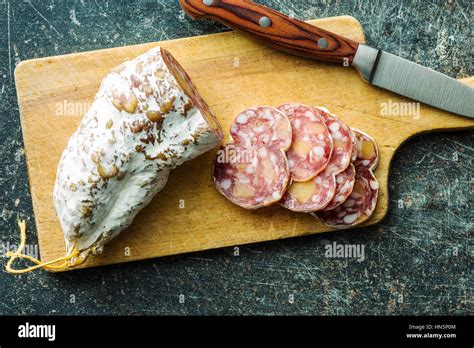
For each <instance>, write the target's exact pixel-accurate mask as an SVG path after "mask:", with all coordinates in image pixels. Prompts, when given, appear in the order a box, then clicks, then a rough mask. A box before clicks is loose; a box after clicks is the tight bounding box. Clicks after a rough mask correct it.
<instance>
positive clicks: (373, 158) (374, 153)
mask: <svg viewBox="0 0 474 348" xmlns="http://www.w3.org/2000/svg"><path fill="white" fill-rule="evenodd" d="M352 130H353V132H354V133H355V136H356V140H357V142H356V144H357V158H356V160H355V161H354V165H355V166H356V168H358V167H363V168H365V169H370V170H375V169H376V168H377V165H378V162H379V150H378V148H377V144H376V143H375V140H374V139H373V138H372V137H370V136H369V135H367V134H365V133H364V132H362V131H360V130H358V129H354V128H353V129H352Z"/></svg>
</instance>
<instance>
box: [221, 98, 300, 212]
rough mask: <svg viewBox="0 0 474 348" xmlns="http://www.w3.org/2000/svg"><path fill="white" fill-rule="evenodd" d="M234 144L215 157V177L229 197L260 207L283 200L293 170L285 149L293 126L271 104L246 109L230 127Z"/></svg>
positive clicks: (223, 148)
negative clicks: (289, 164) (290, 168)
mask: <svg viewBox="0 0 474 348" xmlns="http://www.w3.org/2000/svg"><path fill="white" fill-rule="evenodd" d="M230 132H231V137H232V139H233V142H232V143H229V144H227V145H225V146H223V147H222V148H221V149H220V151H218V154H217V156H216V159H215V161H214V169H213V180H214V184H215V186H216V188H217V190H218V191H219V192H220V193H221V194H222V195H223V196H224V197H226V198H227V199H228V200H230V201H231V202H233V203H234V204H236V205H238V206H240V207H242V208H245V209H257V208H261V207H264V206H268V205H272V204H274V203H276V202H278V201H280V200H281V198H282V196H283V194H284V192H285V191H286V189H287V187H288V183H289V180H290V171H289V167H288V161H287V158H286V155H285V151H286V150H287V149H288V148H289V146H290V144H291V125H290V121H289V120H288V118H287V117H286V115H285V114H283V113H282V112H280V111H279V110H277V109H275V108H272V107H266V106H265V107H258V108H252V109H248V110H245V111H243V112H242V113H240V114H239V115H238V116H237V117H236V118H235V120H234V122H233V124H232V126H231V131H230Z"/></svg>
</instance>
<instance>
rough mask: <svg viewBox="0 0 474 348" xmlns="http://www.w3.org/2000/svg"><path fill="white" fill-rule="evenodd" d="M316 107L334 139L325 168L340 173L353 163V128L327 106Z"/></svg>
mask: <svg viewBox="0 0 474 348" xmlns="http://www.w3.org/2000/svg"><path fill="white" fill-rule="evenodd" d="M316 109H318V110H319V111H320V115H321V118H322V119H323V121H324V123H325V124H326V126H327V127H328V129H329V132H330V133H331V137H332V141H333V150H332V154H331V157H330V159H329V163H328V165H327V167H326V169H325V170H329V171H330V172H331V173H333V174H339V173H341V172H343V171H344V170H345V169H346V168H347V167H349V165H350V164H351V160H352V152H353V148H354V146H353V141H352V138H351V129H350V128H349V127H348V126H347V125H346V124H345V123H344V122H342V121H341V120H340V119H338V118H337V117H336V116H334V115H332V114H331V113H330V112H329V111H328V110H327V109H326V108H323V107H316Z"/></svg>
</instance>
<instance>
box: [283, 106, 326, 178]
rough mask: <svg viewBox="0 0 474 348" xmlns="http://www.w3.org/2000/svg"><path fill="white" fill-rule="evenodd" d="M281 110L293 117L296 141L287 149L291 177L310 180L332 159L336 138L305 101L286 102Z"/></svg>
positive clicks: (292, 123)
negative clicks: (300, 102) (334, 139)
mask: <svg viewBox="0 0 474 348" xmlns="http://www.w3.org/2000/svg"><path fill="white" fill-rule="evenodd" d="M278 109H279V110H281V111H283V112H284V113H285V114H286V115H287V116H288V118H289V120H290V122H291V126H292V131H293V134H292V144H291V147H290V149H289V150H288V152H287V157H288V163H289V166H290V173H291V177H292V179H293V180H294V181H307V180H310V179H312V178H314V177H315V176H316V175H318V174H319V173H321V172H322V171H323V170H324V169H325V168H326V166H327V165H328V163H329V158H330V157H331V153H332V148H333V145H332V144H333V141H332V138H331V134H330V133H329V130H328V127H327V126H326V124H325V123H324V121H323V120H322V119H321V117H320V115H319V112H318V111H317V110H316V109H314V108H311V107H308V106H305V105H302V104H294V103H293V104H284V105H281V106H280V107H279V108H278Z"/></svg>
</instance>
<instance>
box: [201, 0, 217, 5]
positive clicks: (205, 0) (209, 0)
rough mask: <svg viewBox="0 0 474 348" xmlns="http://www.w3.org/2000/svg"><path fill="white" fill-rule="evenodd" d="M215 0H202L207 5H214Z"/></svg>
mask: <svg viewBox="0 0 474 348" xmlns="http://www.w3.org/2000/svg"><path fill="white" fill-rule="evenodd" d="M213 2H214V0H202V3H203V4H204V5H206V6H212V3H213Z"/></svg>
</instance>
